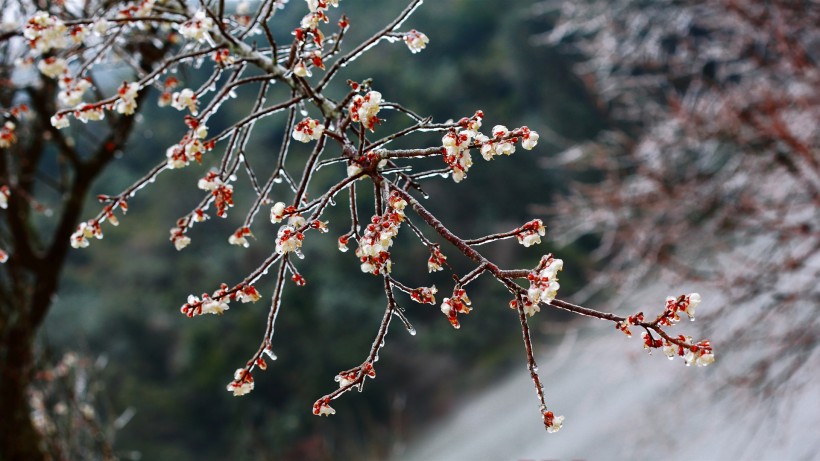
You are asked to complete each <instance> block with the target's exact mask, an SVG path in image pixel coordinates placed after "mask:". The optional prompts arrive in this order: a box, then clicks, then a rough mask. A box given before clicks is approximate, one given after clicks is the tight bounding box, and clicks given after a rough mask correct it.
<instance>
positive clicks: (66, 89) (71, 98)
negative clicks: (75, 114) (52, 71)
mask: <svg viewBox="0 0 820 461" xmlns="http://www.w3.org/2000/svg"><path fill="white" fill-rule="evenodd" d="M41 62H42V61H41ZM60 87H61V88H62V90H60V92H59V93H57V99H58V100H59V101H60V104H62V105H64V106H76V105H77V104H79V103H80V102H82V100H83V94H84V93H85V92H86V90H88V89H89V88H91V82H89V81H88V80H86V79H84V78H80V79H76V80H73V79H66V80H60ZM100 109H102V108H100Z"/></svg>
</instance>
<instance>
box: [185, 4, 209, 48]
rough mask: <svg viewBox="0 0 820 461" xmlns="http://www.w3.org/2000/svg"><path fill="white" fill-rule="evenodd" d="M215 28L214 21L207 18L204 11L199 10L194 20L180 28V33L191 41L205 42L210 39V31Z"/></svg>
mask: <svg viewBox="0 0 820 461" xmlns="http://www.w3.org/2000/svg"><path fill="white" fill-rule="evenodd" d="M213 26H214V22H213V20H212V19H211V18H210V17H208V16H207V14H206V13H205V11H204V10H199V11H197V12H196V14H195V15H194V17H193V18H191V19H190V20H189V21H187V22H185V23H183V24H182V25H181V26H179V33H180V35H182V36H183V37H185V38H187V39H189V40H196V41H197V42H205V41H207V39H208V31H209V30H210V29H211V28H212V27H213Z"/></svg>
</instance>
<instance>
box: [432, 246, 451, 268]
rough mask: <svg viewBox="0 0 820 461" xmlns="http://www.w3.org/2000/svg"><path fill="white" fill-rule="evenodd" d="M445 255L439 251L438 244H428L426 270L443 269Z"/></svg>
mask: <svg viewBox="0 0 820 461" xmlns="http://www.w3.org/2000/svg"><path fill="white" fill-rule="evenodd" d="M446 260H447V256H444V255H443V254H442V253H441V248H440V247H439V246H438V245H431V246H430V258H428V259H427V272H438V271H440V270H443V269H444V267H443V266H444V264H445V263H446Z"/></svg>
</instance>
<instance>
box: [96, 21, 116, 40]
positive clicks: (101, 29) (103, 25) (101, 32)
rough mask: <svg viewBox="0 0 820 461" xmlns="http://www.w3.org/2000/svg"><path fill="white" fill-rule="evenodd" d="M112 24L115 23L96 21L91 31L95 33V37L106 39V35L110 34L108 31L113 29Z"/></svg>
mask: <svg viewBox="0 0 820 461" xmlns="http://www.w3.org/2000/svg"><path fill="white" fill-rule="evenodd" d="M112 24H113V23H112V22H111V21H109V20H107V19H105V18H101V19H98V20H96V21H94V24H93V25H92V26H91V30H92V31H94V35H96V36H98V37H104V36H105V35H106V33H108V29H110V28H111V26H112Z"/></svg>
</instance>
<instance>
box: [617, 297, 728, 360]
mask: <svg viewBox="0 0 820 461" xmlns="http://www.w3.org/2000/svg"><path fill="white" fill-rule="evenodd" d="M700 302H701V297H700V294H698V293H691V294H688V295H685V294H684V295H680V296H678V297H674V296H670V297H668V298H666V307H665V309H664V312H663V313H661V314H660V315H659V316H658V318H657V319H655V320H654V321H653V322H650V323H647V322H645V321H644V314H643V312H638V313H637V314H635V315H630V316H629V317H627V318H625V319H623V320H621V321H619V322H617V323H616V324H615V328H616V329H618V330H620V331H622V332H623V333H624V334H625V335H627V336H628V337H632V332H631V331H630V329H629V327H630V326H641V327H643V328H644V330H645V331H644V332H642V333H641V339H643V343H644V346H643V347H644V349H648V350H651V349H658V348H662V350H663V353H664V354H666V356H667V357H669V359H670V360H671V359H673V358H675V357H678V356H679V357H683V359H684V362H685V363H686V366H689V365H692V364H696V365H698V366H706V365H709V364H711V363H713V362H714V361H715V355H714V353H713V351H712V344H711V343H710V342H709V340H702V341H699V342H697V343H695V342H693V340H692V337H691V336H684V335H679V336H677V337H676V338H673V337H671V336H668V335H666V334H665V333H661V338H655V337H654V336H653V335H652V333H651V332H650V329H654V330H656V331H659V332H661V331H662V330H660V328H661V327H668V326H672V325H674V324H675V323H677V322H678V321H680V316H679V315H678V314H679V313H680V312H685V313H686V314H687V315H688V316H689V318H690V319H692V320H694V319H695V307H697V306H698V304H700Z"/></svg>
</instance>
